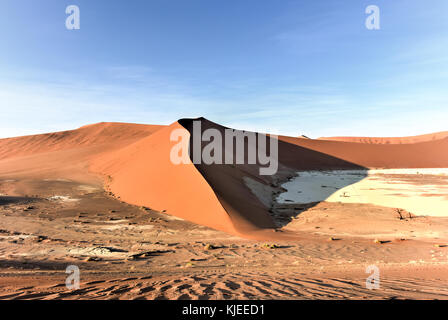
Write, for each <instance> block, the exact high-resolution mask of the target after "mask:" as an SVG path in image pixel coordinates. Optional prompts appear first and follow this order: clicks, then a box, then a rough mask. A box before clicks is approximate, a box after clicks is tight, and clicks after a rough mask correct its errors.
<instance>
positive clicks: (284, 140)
mask: <svg viewBox="0 0 448 320" xmlns="http://www.w3.org/2000/svg"><path fill="white" fill-rule="evenodd" d="M193 120H197V121H200V122H201V126H202V131H204V130H205V129H209V128H214V129H216V130H218V131H220V132H223V131H224V130H225V129H226V128H225V127H223V126H220V125H218V124H216V123H213V122H211V121H208V120H206V119H204V118H199V119H182V120H179V121H177V122H174V123H173V124H171V125H169V126H155V125H137V124H126V123H99V124H94V125H89V126H84V127H81V128H79V129H76V130H70V131H64V132H56V133H49V134H43V135H34V136H25V137H17V138H9V139H0V178H3V179H5V178H10V179H13V178H26V179H71V180H74V181H79V182H82V183H92V184H97V185H101V184H104V185H105V187H106V189H107V190H109V191H111V192H112V193H113V194H114V195H115V196H116V197H119V198H120V199H121V200H122V201H125V202H128V203H131V204H135V205H140V206H146V207H150V208H152V209H155V210H158V211H164V212H166V213H168V214H170V215H173V216H177V217H180V218H183V219H186V220H189V221H192V222H194V223H197V224H201V225H205V226H209V227H212V228H214V229H217V230H222V231H225V232H228V233H231V234H235V235H238V236H243V237H247V238H255V239H267V238H279V237H294V235H291V234H289V233H288V232H273V231H274V230H275V228H276V226H275V224H274V222H273V220H272V218H271V216H270V213H269V209H270V208H269V204H268V203H266V202H265V201H262V199H259V198H258V197H257V196H256V195H255V194H253V192H252V191H251V190H250V189H249V188H248V187H247V179H250V180H251V181H254V182H255V183H257V184H258V185H259V186H265V187H266V188H267V189H269V190H270V191H271V192H272V191H274V190H276V189H275V188H277V187H278V185H279V183H281V182H282V181H285V180H286V179H287V178H288V177H291V176H292V175H293V174H294V173H295V172H296V171H299V170H323V169H361V170H363V169H364V170H367V169H368V168H374V167H381V168H429V167H432V168H433V167H448V137H446V136H444V135H443V134H435V135H433V136H431V138H428V137H429V136H428V137H426V138H421V139H420V140H418V141H419V142H417V143H411V141H414V140H412V139H414V138H412V139H411V138H409V139H407V138H400V139H401V140H399V141H408V142H409V143H403V144H395V143H380V144H378V143H371V142H369V140H366V141H367V143H363V142H362V141H361V140H359V141H356V142H345V141H336V140H334V141H328V140H319V139H318V140H313V139H303V138H294V137H284V136H282V137H279V145H278V147H279V153H278V161H279V170H278V173H277V174H276V175H273V176H261V175H260V174H259V168H260V166H261V165H260V164H259V163H258V162H257V163H256V164H236V163H231V164H225V165H220V164H211V165H206V164H193V163H192V161H191V159H189V158H188V159H187V163H185V164H180V165H175V164H173V163H172V162H171V161H170V152H171V150H172V147H173V146H174V145H175V144H177V143H178V142H177V141H171V140H170V135H171V133H172V132H173V130H179V131H180V132H182V134H183V135H184V136H185V137H186V140H185V141H184V142H183V143H184V144H188V145H185V147H188V148H190V149H191V148H192V140H191V133H192V123H193ZM432 137H437V139H436V138H432ZM439 137H440V139H439ZM397 139H398V138H397ZM422 139H423V140H424V139H426V140H424V141H423V140H422ZM372 141H374V140H372ZM375 141H376V140H375ZM248 143H249V141H247V140H246V141H245V148H246V149H247V148H248ZM206 144H207V143H205V142H203V143H202V144H201V146H200V147H201V150H202V148H204V147H205V146H206ZM256 147H257V148H259V147H260V146H259V145H257V146H256ZM232 152H233V150H232Z"/></svg>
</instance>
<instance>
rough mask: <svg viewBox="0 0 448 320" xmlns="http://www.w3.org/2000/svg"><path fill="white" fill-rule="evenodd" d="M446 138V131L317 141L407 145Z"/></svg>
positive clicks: (333, 138)
mask: <svg viewBox="0 0 448 320" xmlns="http://www.w3.org/2000/svg"><path fill="white" fill-rule="evenodd" d="M447 137H448V131H442V132H437V133H430V134H423V135H419V136H410V137H383V138H380V137H322V138H319V140H330V141H344V142H357V143H368V144H408V143H418V142H428V141H435V140H440V139H445V138H447Z"/></svg>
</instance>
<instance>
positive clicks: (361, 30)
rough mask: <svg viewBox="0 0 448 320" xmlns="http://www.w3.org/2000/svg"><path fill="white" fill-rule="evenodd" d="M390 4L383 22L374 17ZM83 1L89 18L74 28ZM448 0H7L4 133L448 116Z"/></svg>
mask: <svg viewBox="0 0 448 320" xmlns="http://www.w3.org/2000/svg"><path fill="white" fill-rule="evenodd" d="M372 4H373V5H377V6H378V7H379V8H380V10H381V11H380V12H381V29H380V30H367V29H366V27H365V19H366V17H367V15H366V14H365V9H366V7H367V6H368V5H372ZM68 5H78V6H79V8H80V11H81V29H80V30H72V31H69V30H67V29H66V28H65V19H66V17H67V15H66V13H65V8H66V7H67V6H68ZM447 11H448V1H446V0H432V1H430V2H428V1H423V0H394V1H390V0H369V1H364V0H332V1H323V0H314V1H311V0H309V1H305V0H301V1H287V0H283V1H271V0H263V1H260V0H258V1H254V0H226V1H224V0H213V1H210V0H176V1H174V0H132V1H125V0H114V1H110V0H107V1H106V0H69V1H65V0H40V1H35V0H2V1H1V3H0V36H1V41H0V111H1V117H0V137H9V136H16V135H25V134H34V133H42V132H50V131H57V130H65V129H72V128H76V127H79V126H82V125H85V124H89V123H95V122H100V121H121V122H138V123H151V124H169V123H171V122H174V121H176V120H177V119H179V118H182V117H196V116H204V117H207V118H209V119H210V120H213V121H215V122H219V123H221V124H224V125H227V126H231V127H235V128H239V129H249V130H256V131H263V132H271V133H279V134H287V135H293V136H295V135H300V134H305V135H308V136H311V137H314V138H316V137H320V136H332V135H333V136H334V135H367V136H401V135H414V134H421V133H429V132H434V131H443V130H448V125H447V123H448V90H447V87H448V54H447V53H448V20H447V19H446V14H447Z"/></svg>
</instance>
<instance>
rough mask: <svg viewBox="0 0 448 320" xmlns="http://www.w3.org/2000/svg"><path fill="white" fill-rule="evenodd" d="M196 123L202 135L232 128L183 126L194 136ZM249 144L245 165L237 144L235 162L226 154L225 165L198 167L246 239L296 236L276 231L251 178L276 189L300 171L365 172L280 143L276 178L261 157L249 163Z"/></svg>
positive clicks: (184, 123)
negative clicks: (266, 170) (238, 160)
mask: <svg viewBox="0 0 448 320" xmlns="http://www.w3.org/2000/svg"><path fill="white" fill-rule="evenodd" d="M194 121H199V122H200V124H201V134H202V133H204V131H205V130H207V129H215V130H217V131H219V132H220V133H221V136H222V137H225V133H224V131H225V130H226V129H228V128H226V127H223V126H220V125H218V124H216V123H213V122H211V121H209V120H207V119H204V118H198V119H181V120H179V123H180V124H181V125H182V126H183V127H185V128H186V129H187V130H188V131H189V132H190V134H193V122H194ZM269 139H270V138H268V141H269ZM208 143H209V142H204V141H203V142H202V143H201V145H200V149H201V152H202V151H203V150H204V148H205V146H206V145H207V144H208ZM249 143H250V142H249V140H248V139H245V140H244V150H245V154H244V164H237V163H236V161H235V159H236V147H235V145H234V148H233V150H226V152H232V153H233V159H234V162H233V163H225V161H224V160H225V157H224V154H223V155H222V164H216V163H213V164H205V163H201V164H195V166H196V168H197V169H198V171H199V172H200V173H201V174H202V176H203V177H204V179H205V180H206V181H207V182H208V184H209V185H210V186H211V188H212V189H213V191H214V192H215V194H216V195H217V197H218V199H219V201H220V203H221V204H222V206H223V207H224V208H225V210H226V211H227V213H228V214H229V216H230V218H231V220H232V222H233V224H234V226H235V228H236V230H237V231H238V232H239V233H241V234H242V235H244V236H246V237H254V238H257V237H258V238H264V239H266V238H273V239H275V238H281V237H282V236H292V235H286V234H285V235H281V234H279V233H273V232H272V231H273V230H274V229H275V228H276V227H277V226H276V224H275V223H274V221H273V219H272V217H271V215H270V213H269V209H270V208H269V205H267V204H266V203H263V202H262V201H261V200H260V199H259V197H257V196H256V195H254V193H253V192H252V191H251V190H250V189H249V188H248V186H247V183H246V182H245V179H247V178H249V179H252V180H253V181H256V182H257V183H258V184H262V185H265V186H268V187H269V186H272V187H274V188H275V186H278V183H279V182H282V181H286V179H287V177H290V176H292V175H294V174H295V172H296V171H298V170H317V169H319V170H331V169H358V170H363V169H365V168H364V167H362V166H359V165H356V164H353V163H350V162H348V161H345V160H341V159H338V158H336V157H333V156H330V155H327V154H324V153H321V152H317V151H314V150H310V149H307V148H304V147H301V146H297V145H295V144H291V143H288V142H285V141H281V140H280V141H278V159H277V160H279V168H278V172H277V173H276V174H275V175H260V171H259V169H260V168H261V167H265V165H262V164H261V163H260V162H259V159H258V158H257V161H256V163H255V164H248V153H247V151H248V149H249ZM194 147H195V146H194V141H193V139H192V138H191V139H190V150H192V149H193V148H194ZM225 147H226V146H225V141H224V139H223V140H222V149H223V150H224V149H225ZM259 148H266V149H267V150H266V151H267V153H266V154H267V155H269V154H270V148H269V143H266V144H265V145H261V144H259V143H256V150H257V152H258V149H259ZM272 190H274V189H272ZM271 196H272V195H271ZM268 200H271V199H268Z"/></svg>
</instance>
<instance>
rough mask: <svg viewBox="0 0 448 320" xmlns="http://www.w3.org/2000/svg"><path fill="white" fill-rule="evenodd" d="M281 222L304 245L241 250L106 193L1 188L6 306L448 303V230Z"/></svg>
mask: <svg viewBox="0 0 448 320" xmlns="http://www.w3.org/2000/svg"><path fill="white" fill-rule="evenodd" d="M272 214H273V216H274V217H275V220H276V222H277V224H278V225H279V226H280V227H282V228H283V229H287V230H291V231H294V232H296V233H297V234H298V235H300V237H301V239H300V240H297V241H288V242H259V241H252V240H245V239H241V238H237V237H234V236H231V235H228V234H225V233H223V232H219V231H215V230H212V229H209V228H207V227H202V226H198V225H195V224H192V223H190V222H187V221H183V220H181V219H178V218H175V217H171V216H168V215H166V214H164V213H160V212H155V211H152V210H151V209H149V208H142V207H136V206H133V205H129V204H126V203H124V202H120V201H119V200H117V199H115V198H113V197H111V196H110V195H109V194H108V193H107V192H106V191H104V190H102V189H101V188H99V187H98V186H94V185H80V184H78V183H75V182H72V181H68V180H23V179H20V178H17V179H10V178H8V179H7V180H1V179H0V299H366V298H367V299H400V298H416V299H447V298H448V245H447V244H448V218H443V217H418V216H414V215H412V214H409V212H407V211H397V210H396V209H394V208H387V207H381V206H375V205H372V204H356V203H338V202H320V203H313V204H308V205H302V206H298V205H297V204H288V203H283V204H281V203H279V204H277V205H276V207H275V208H274V210H273V213H272ZM400 215H401V218H400ZM280 230H282V229H280ZM280 232H281V231H280ZM69 265H76V266H78V267H79V269H80V278H81V284H80V289H78V290H69V289H67V288H66V285H65V281H66V277H67V276H68V274H66V273H65V271H66V268H67V266H69ZM370 265H375V266H377V267H378V268H379V271H380V287H379V289H372V290H369V289H367V288H366V278H367V277H368V276H369V274H368V273H366V268H367V267H368V266H370Z"/></svg>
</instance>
